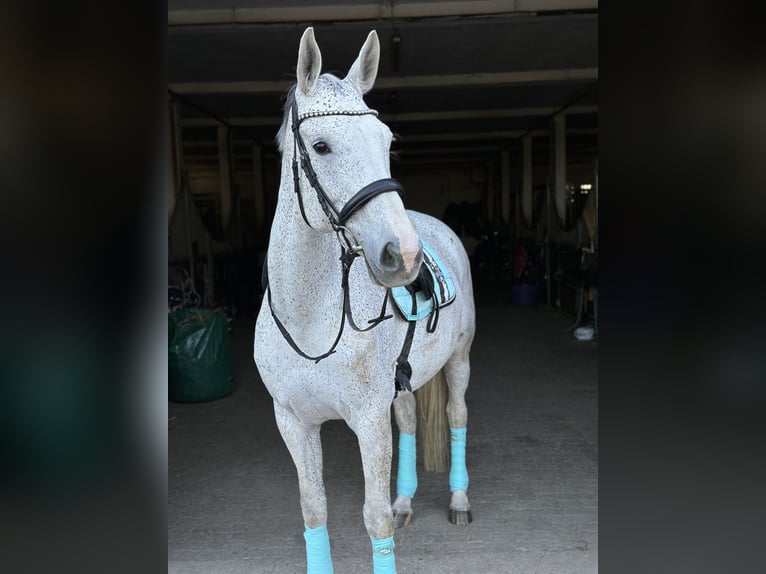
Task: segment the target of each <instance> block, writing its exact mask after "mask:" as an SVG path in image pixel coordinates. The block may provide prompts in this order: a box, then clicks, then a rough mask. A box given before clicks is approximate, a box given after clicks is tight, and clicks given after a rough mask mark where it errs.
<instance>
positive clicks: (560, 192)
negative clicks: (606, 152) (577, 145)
mask: <svg viewBox="0 0 766 574" xmlns="http://www.w3.org/2000/svg"><path fill="white" fill-rule="evenodd" d="M552 135H553V191H554V193H553V195H554V197H555V200H556V203H555V204H556V212H557V213H558V217H559V221H561V222H563V223H564V224H565V225H566V223H567V211H566V209H567V147H566V146H567V144H566V116H565V115H564V114H558V115H556V116H554V117H553V134H552Z"/></svg>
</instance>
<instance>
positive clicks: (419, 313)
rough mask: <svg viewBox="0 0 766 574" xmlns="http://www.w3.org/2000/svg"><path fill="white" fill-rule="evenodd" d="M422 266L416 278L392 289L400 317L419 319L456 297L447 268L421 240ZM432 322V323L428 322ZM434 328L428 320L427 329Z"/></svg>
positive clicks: (409, 319)
mask: <svg viewBox="0 0 766 574" xmlns="http://www.w3.org/2000/svg"><path fill="white" fill-rule="evenodd" d="M420 242H421V244H422V245H423V265H421V267H420V273H418V276H417V278H416V279H415V281H413V282H412V283H410V284H409V285H404V286H402V287H394V288H392V289H391V297H392V299H393V300H394V302H395V303H396V308H397V310H398V311H399V314H400V315H401V316H402V318H403V319H405V320H407V321H419V320H420V319H423V318H425V317H428V316H429V315H431V314H432V313H433V312H434V310H436V311H437V313H438V310H439V309H440V308H442V307H446V306H447V305H449V304H450V303H452V302H453V301H454V300H455V284H454V283H453V282H452V278H451V277H450V275H449V271H448V269H447V267H446V266H445V265H444V264H443V263H442V262H441V260H440V259H439V257H438V256H437V255H436V253H435V252H434V251H433V249H432V248H431V247H430V246H429V245H428V244H427V243H426V242H425V241H423V240H422V239H421V241H420ZM430 323H433V324H430ZM435 328H436V324H435V321H433V320H432V321H430V322H429V329H428V330H429V332H433V329H435Z"/></svg>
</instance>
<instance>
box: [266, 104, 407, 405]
mask: <svg viewBox="0 0 766 574" xmlns="http://www.w3.org/2000/svg"><path fill="white" fill-rule="evenodd" d="M363 115H375V116H377V115H378V112H376V111H375V110H370V109H366V110H351V111H345V110H341V111H329V110H328V111H313V112H307V113H305V114H298V107H297V105H296V104H295V103H293V105H292V123H293V163H292V168H293V186H294V189H295V193H296V194H297V195H298V205H299V206H300V211H301V216H302V217H303V221H305V222H306V225H308V226H309V227H311V228H312V229H313V228H314V227H313V226H312V225H311V224H310V223H309V220H308V218H307V217H306V211H305V209H304V207H303V195H302V193H301V186H300V174H299V171H298V164H299V162H298V156H300V167H301V169H302V170H303V173H304V174H305V176H306V179H307V180H308V182H309V184H310V185H311V187H312V188H314V191H315V192H316V194H317V199H318V200H319V205H321V206H322V210H323V211H324V213H325V215H326V216H327V219H328V220H329V221H330V225H331V226H332V228H333V231H335V233H336V235H337V236H338V241H339V242H340V247H341V255H340V261H341V263H342V265H343V276H342V279H341V286H342V288H343V310H342V315H341V323H340V328H339V330H338V335H337V336H336V337H335V341H334V342H333V344H332V346H331V347H330V349H329V350H328V351H327V352H326V353H323V354H322V355H317V356H315V357H312V356H311V355H308V354H307V353H305V352H304V351H303V350H301V348H300V347H298V345H297V343H296V342H295V340H294V339H293V337H292V336H291V335H290V333H289V332H288V331H287V328H286V327H285V326H284V324H283V323H282V322H281V321H280V320H279V317H277V314H276V313H275V311H274V307H273V305H272V302H271V288H270V287H267V294H268V302H269V308H270V309H271V315H272V317H273V318H274V322H275V323H276V325H277V328H278V329H279V331H280V333H282V336H283V337H284V339H285V340H286V341H287V343H288V344H289V345H290V346H291V347H292V349H293V350H294V351H295V352H296V353H298V354H299V355H300V356H301V357H303V358H305V359H310V360H312V361H314V362H316V363H318V362H319V361H321V360H322V359H325V358H327V357H329V356H330V355H332V354H333V353H334V352H335V349H336V347H337V346H338V343H339V342H340V338H341V335H342V334H343V328H344V326H345V324H346V319H348V323H349V324H350V325H351V327H352V328H353V329H354V330H355V331H359V332H363V331H369V330H370V329H372V328H373V327H376V326H377V325H379V324H380V323H382V322H383V321H385V320H387V319H390V318H391V317H393V315H386V308H387V304H388V298H389V296H390V291H391V290H390V289H386V294H385V296H384V297H383V306H382V308H381V310H380V315H379V316H378V317H376V318H375V319H370V320H369V321H368V323H369V326H368V327H366V328H364V329H362V328H360V327H358V326H357V324H356V323H355V322H354V318H353V315H352V314H351V303H350V298H349V284H348V275H349V272H350V270H351V264H352V263H353V262H354V259H356V258H357V257H359V254H360V253H361V251H362V248H361V246H360V245H358V244H357V242H356V239H355V238H354V237H353V235H352V234H351V232H350V231H349V230H348V229H347V228H346V226H345V225H346V222H347V221H348V220H349V218H350V217H351V216H352V215H354V213H356V212H357V211H359V209H361V208H362V207H363V206H365V205H366V204H367V203H368V202H369V201H370V200H372V199H373V198H375V197H377V196H378V195H380V194H382V193H387V192H389V191H395V192H397V193H398V194H399V195H400V196H401V197H402V199H404V187H402V184H401V183H399V182H398V181H397V180H395V179H393V178H384V179H379V180H377V181H373V182H372V183H370V184H368V185H366V186H364V187H363V188H362V189H360V190H359V191H358V192H357V193H356V194H354V196H353V197H352V198H351V199H349V200H348V201H347V202H346V204H345V205H344V206H343V207H342V208H341V209H340V210H338V209H337V208H336V207H335V206H334V205H333V203H332V201H331V200H330V198H329V196H328V195H327V192H326V191H325V190H324V188H323V187H322V184H321V183H320V182H319V178H318V177H317V174H316V171H314V166H313V165H312V164H311V157H310V155H309V152H308V150H307V149H306V144H305V142H304V141H303V138H302V137H301V134H300V130H299V128H300V125H301V123H302V122H303V121H304V120H306V119H308V118H315V117H320V116H363ZM264 269H266V270H267V265H264ZM266 275H267V277H268V271H267V274H266ZM267 281H268V279H267ZM413 325H414V323H413ZM411 340H412V328H410V329H408V334H407V339H406V342H405V348H406V349H407V352H409V343H410V342H411ZM405 361H406V354H405ZM399 362H401V356H400V360H399ZM407 366H409V364H407ZM399 370H400V367H399V366H397V377H396V381H395V382H396V390H397V392H399V391H401V390H405V389H406V390H412V389H411V388H410V384H409V376H407V377H406V380H405V381H404V382H400V377H399V376H398V373H399Z"/></svg>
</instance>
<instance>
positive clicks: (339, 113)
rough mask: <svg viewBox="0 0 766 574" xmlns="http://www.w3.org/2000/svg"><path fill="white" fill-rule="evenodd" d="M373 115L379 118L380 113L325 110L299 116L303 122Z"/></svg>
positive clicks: (372, 111)
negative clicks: (322, 117)
mask: <svg viewBox="0 0 766 574" xmlns="http://www.w3.org/2000/svg"><path fill="white" fill-rule="evenodd" d="M370 114H371V115H373V116H377V115H378V112H377V111H376V110H370V109H367V110H325V111H314V112H303V113H302V114H298V121H299V122H302V121H303V120H305V119H306V118H318V117H321V116H366V115H370Z"/></svg>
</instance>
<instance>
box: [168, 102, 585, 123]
mask: <svg viewBox="0 0 766 574" xmlns="http://www.w3.org/2000/svg"><path fill="white" fill-rule="evenodd" d="M557 112H559V113H564V114H595V113H598V106H596V105H592V106H571V107H569V108H566V109H565V110H563V112H562V111H561V108H555V107H550V108H503V109H489V110H455V111H443V112H405V113H398V114H381V115H380V119H381V120H382V121H384V122H427V121H451V120H475V119H494V118H527V117H537V116H550V115H553V114H554V113H557ZM224 119H225V120H226V121H227V122H228V123H230V124H232V125H237V126H278V125H279V124H280V123H282V118H281V116H251V117H238V118H224ZM219 123H220V122H219V121H218V120H216V119H214V118H187V119H185V120H181V125H182V126H185V127H208V126H217V125H219Z"/></svg>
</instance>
